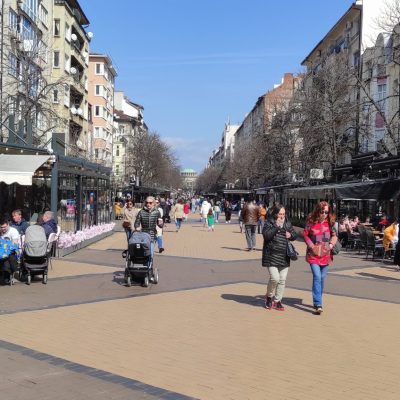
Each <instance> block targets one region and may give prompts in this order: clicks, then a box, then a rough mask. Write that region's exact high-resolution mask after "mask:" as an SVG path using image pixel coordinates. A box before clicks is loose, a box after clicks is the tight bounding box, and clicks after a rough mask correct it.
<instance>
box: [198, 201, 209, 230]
mask: <svg viewBox="0 0 400 400" xmlns="http://www.w3.org/2000/svg"><path fill="white" fill-rule="evenodd" d="M210 208H211V204H210V203H209V202H208V201H207V199H205V200H204V201H203V203H202V204H201V208H200V221H202V222H203V227H205V226H206V224H207V215H208V211H209V210H210Z"/></svg>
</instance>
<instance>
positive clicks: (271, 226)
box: [262, 204, 297, 311]
mask: <svg viewBox="0 0 400 400" xmlns="http://www.w3.org/2000/svg"><path fill="white" fill-rule="evenodd" d="M263 236H264V246H263V254H262V265H263V267H268V272H269V275H270V278H269V282H268V287H267V294H266V295H265V308H266V309H267V310H270V309H271V308H274V309H276V310H278V311H284V310H285V308H284V307H283V305H282V296H283V292H284V290H285V282H286V276H287V273H288V269H289V265H290V258H289V257H288V256H287V243H288V240H295V239H296V237H297V234H296V232H295V231H294V229H293V226H292V224H291V222H290V221H289V220H288V219H286V211H285V208H284V207H283V206H282V205H281V204H277V205H275V206H274V207H273V209H272V211H271V216H270V218H269V219H268V220H267V221H266V222H265V225H264V229H263Z"/></svg>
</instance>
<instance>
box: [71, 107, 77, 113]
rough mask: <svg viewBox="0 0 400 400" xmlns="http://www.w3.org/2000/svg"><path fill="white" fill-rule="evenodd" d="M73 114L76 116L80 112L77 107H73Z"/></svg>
mask: <svg viewBox="0 0 400 400" xmlns="http://www.w3.org/2000/svg"><path fill="white" fill-rule="evenodd" d="M71 113H72V114H74V115H76V114H78V110H77V109H76V108H75V107H71Z"/></svg>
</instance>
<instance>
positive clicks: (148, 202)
mask: <svg viewBox="0 0 400 400" xmlns="http://www.w3.org/2000/svg"><path fill="white" fill-rule="evenodd" d="M145 204H153V202H152V201H145Z"/></svg>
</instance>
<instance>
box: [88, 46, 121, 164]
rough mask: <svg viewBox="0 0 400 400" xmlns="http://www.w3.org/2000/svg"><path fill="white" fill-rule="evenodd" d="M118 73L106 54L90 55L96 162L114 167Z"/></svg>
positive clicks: (90, 85)
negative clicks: (116, 82) (114, 119)
mask: <svg viewBox="0 0 400 400" xmlns="http://www.w3.org/2000/svg"><path fill="white" fill-rule="evenodd" d="M116 76H117V72H116V70H115V68H114V66H113V64H112V61H111V58H110V57H109V56H108V55H106V54H95V53H91V54H90V55H89V94H88V100H89V102H90V104H91V106H92V112H93V114H92V121H93V140H92V146H93V147H92V152H93V154H94V160H95V161H96V162H99V163H101V164H103V165H105V166H107V167H111V166H112V153H113V123H114V121H113V115H114V83H115V78H116Z"/></svg>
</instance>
